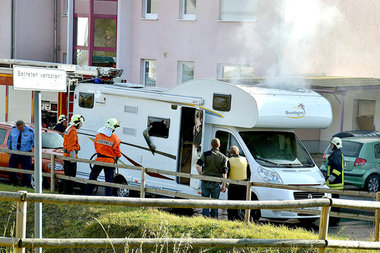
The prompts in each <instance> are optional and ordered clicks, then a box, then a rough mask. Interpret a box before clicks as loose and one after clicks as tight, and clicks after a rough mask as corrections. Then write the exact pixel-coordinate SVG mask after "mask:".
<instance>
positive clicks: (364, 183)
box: [320, 132, 380, 192]
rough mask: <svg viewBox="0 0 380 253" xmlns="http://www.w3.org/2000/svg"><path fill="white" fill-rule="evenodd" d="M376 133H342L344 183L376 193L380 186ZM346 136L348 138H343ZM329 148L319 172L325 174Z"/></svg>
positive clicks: (378, 151) (379, 161)
mask: <svg viewBox="0 0 380 253" xmlns="http://www.w3.org/2000/svg"><path fill="white" fill-rule="evenodd" d="M376 135H377V133H372V134H371V133H367V132H365V133H362V134H360V133H359V132H356V133H355V132H354V134H350V132H344V133H342V134H341V135H339V136H341V137H342V143H343V144H342V145H343V147H342V152H343V155H344V183H345V184H350V185H353V186H356V187H359V188H360V189H362V190H367V191H371V192H377V191H378V190H379V186H380V137H375V136H376ZM344 136H348V137H344ZM331 152H332V151H331V149H330V147H327V148H326V151H325V154H324V155H323V163H322V165H321V168H320V169H321V171H322V173H323V174H324V175H326V173H327V162H328V160H327V158H328V157H329V155H330V154H331Z"/></svg>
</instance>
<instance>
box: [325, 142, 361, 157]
mask: <svg viewBox="0 0 380 253" xmlns="http://www.w3.org/2000/svg"><path fill="white" fill-rule="evenodd" d="M362 146H363V143H360V142H353V141H342V148H341V150H342V153H343V155H344V156H346V157H358V156H359V153H360V150H361V149H362ZM326 153H327V154H331V153H332V150H331V148H330V146H329V147H328V148H327V151H326Z"/></svg>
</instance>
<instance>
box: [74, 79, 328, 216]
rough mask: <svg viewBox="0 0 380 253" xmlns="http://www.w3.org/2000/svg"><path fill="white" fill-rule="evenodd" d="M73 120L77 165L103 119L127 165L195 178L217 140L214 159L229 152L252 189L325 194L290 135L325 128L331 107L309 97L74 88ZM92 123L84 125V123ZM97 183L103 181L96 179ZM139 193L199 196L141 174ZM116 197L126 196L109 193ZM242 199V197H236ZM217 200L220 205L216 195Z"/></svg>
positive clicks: (182, 184)
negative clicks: (242, 164)
mask: <svg viewBox="0 0 380 253" xmlns="http://www.w3.org/2000/svg"><path fill="white" fill-rule="evenodd" d="M74 97H75V101H74V113H78V114H82V115H83V116H84V117H85V118H86V122H85V123H84V124H83V127H82V128H81V129H80V130H79V132H78V136H79V143H80V145H81V150H80V151H79V157H83V158H91V157H92V156H93V155H94V154H95V149H94V144H93V141H94V139H95V135H96V134H97V129H99V128H100V127H102V126H103V124H104V122H105V121H106V120H107V119H108V118H109V117H116V118H117V119H118V120H120V121H121V127H120V128H119V130H117V131H116V134H117V135H118V136H119V137H120V139H121V141H122V143H121V149H122V157H121V159H119V162H122V163H125V164H132V165H137V166H139V165H141V166H145V167H151V168H157V169H164V170H169V171H176V172H183V173H189V174H190V173H192V174H197V170H196V168H195V164H196V162H197V159H198V158H199V156H200V155H201V152H203V151H206V150H208V149H210V142H211V139H212V138H214V137H218V138H219V139H220V140H221V152H223V153H225V154H226V153H227V150H228V149H229V147H230V146H231V145H236V146H238V147H239V149H240V150H241V154H242V155H244V156H246V157H247V159H248V161H249V165H250V168H251V170H252V173H251V175H252V177H251V178H250V180H251V181H257V182H268V183H275V184H289V185H303V186H305V185H307V186H313V187H326V186H325V180H324V178H323V175H322V173H321V172H320V170H319V168H318V167H317V166H316V165H315V163H314V161H313V160H312V158H311V157H310V155H309V153H308V152H307V150H306V149H305V147H304V146H303V144H302V143H301V141H300V140H299V139H298V138H297V136H296V135H295V133H294V132H293V130H292V129H294V128H325V127H327V126H329V125H330V123H331V120H332V111H331V106H330V103H329V102H328V101H327V100H326V99H325V98H323V97H322V96H320V95H319V94H317V93H315V92H313V91H311V90H308V89H297V90H280V89H270V88H263V87H255V86H249V85H247V86H244V85H234V84H230V83H225V82H220V81H215V80H192V81H189V82H186V83H183V84H181V85H178V86H176V87H174V88H172V89H162V88H156V87H143V86H141V85H133V84H124V83H123V84H113V85H102V84H93V83H81V84H79V85H78V86H77V87H76V89H75V96H74ZM90 119H91V120H90ZM89 173H90V168H89V166H88V164H81V163H78V173H77V175H78V176H79V177H84V178H88V176H89ZM140 176H141V173H140V172H139V171H132V170H124V169H120V170H119V171H118V174H117V175H116V177H115V182H116V183H125V184H129V185H134V186H138V185H139V184H140V180H141V179H140ZM99 179H100V180H104V175H103V173H102V174H101V175H100V177H99ZM146 187H151V188H158V189H163V190H171V191H176V192H182V193H187V194H193V195H200V193H201V191H200V180H198V179H188V178H181V177H175V176H168V175H163V174H158V173H147V177H146ZM115 194H117V195H118V196H128V194H129V191H126V190H121V189H115ZM242 194H245V193H242ZM322 196H323V194H318V193H310V192H297V191H290V190H282V189H272V188H263V187H252V199H255V200H279V199H280V200H294V199H303V198H320V197H322ZM221 198H224V199H225V198H226V194H222V195H221ZM260 215H261V216H263V217H267V218H283V219H289V218H317V217H318V216H303V215H298V214H297V213H293V212H285V211H277V210H261V212H260V210H258V211H256V212H253V216H254V217H255V218H258V217H260Z"/></svg>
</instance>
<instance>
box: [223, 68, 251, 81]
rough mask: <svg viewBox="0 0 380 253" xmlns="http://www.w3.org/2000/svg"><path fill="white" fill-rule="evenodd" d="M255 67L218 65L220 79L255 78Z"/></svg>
mask: <svg viewBox="0 0 380 253" xmlns="http://www.w3.org/2000/svg"><path fill="white" fill-rule="evenodd" d="M254 70H255V69H254V67H253V66H249V65H229V64H218V79H247V78H252V77H254V76H255V75H254Z"/></svg>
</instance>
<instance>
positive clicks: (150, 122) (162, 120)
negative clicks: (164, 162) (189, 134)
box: [147, 116, 170, 139]
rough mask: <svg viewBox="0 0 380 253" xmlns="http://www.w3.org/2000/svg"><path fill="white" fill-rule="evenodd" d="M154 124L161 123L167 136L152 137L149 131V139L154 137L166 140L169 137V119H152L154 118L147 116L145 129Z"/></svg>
mask: <svg viewBox="0 0 380 253" xmlns="http://www.w3.org/2000/svg"><path fill="white" fill-rule="evenodd" d="M154 122H163V124H164V125H165V126H166V130H167V134H166V135H162V136H159V135H154V134H153V135H152V133H151V129H150V130H149V132H148V133H149V134H148V135H149V137H156V138H161V139H168V138H169V136H170V118H161V117H154V116H148V120H147V127H149V126H151V125H152V123H154Z"/></svg>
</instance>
